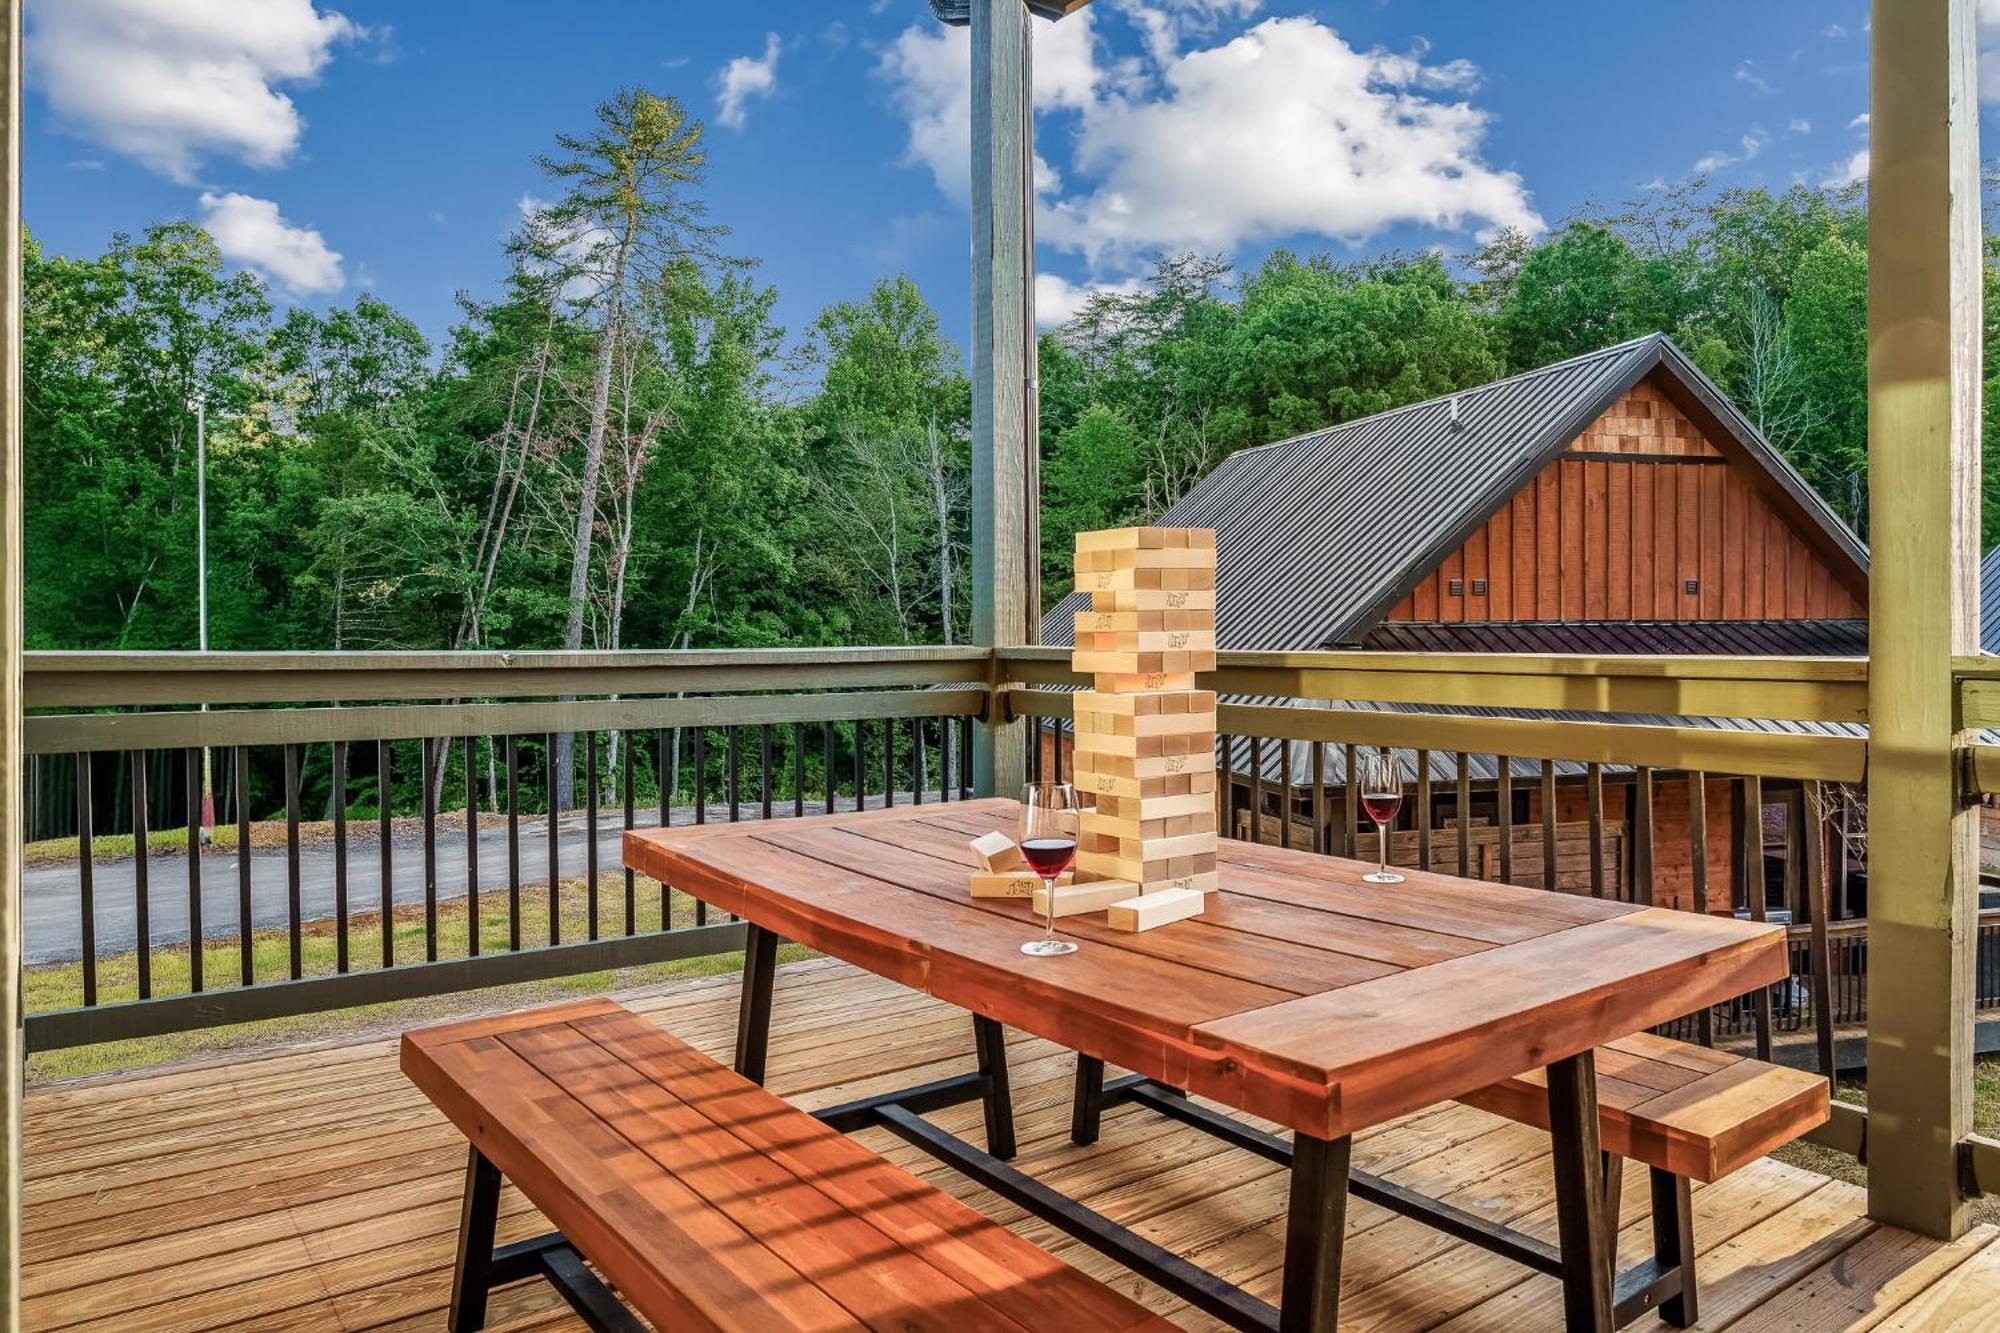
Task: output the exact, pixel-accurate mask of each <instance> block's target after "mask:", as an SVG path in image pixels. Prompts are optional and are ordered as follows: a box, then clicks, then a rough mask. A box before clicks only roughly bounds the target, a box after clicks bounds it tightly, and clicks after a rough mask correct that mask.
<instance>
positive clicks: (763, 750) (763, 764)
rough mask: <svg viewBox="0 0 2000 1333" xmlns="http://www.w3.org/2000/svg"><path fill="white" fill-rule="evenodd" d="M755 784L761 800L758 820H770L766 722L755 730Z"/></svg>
mask: <svg viewBox="0 0 2000 1333" xmlns="http://www.w3.org/2000/svg"><path fill="white" fill-rule="evenodd" d="M757 783H758V788H759V790H760V791H761V793H762V796H763V799H762V800H761V801H759V802H758V805H757V814H758V816H759V817H760V818H762V819H765V820H769V819H770V818H771V724H770V723H768V722H766V723H764V724H763V725H762V726H760V727H758V728H757Z"/></svg>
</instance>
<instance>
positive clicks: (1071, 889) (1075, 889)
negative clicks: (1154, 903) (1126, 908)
mask: <svg viewBox="0 0 2000 1333" xmlns="http://www.w3.org/2000/svg"><path fill="white" fill-rule="evenodd" d="M1138 891H1139V886H1138V885H1137V884H1134V883H1133V882H1132V881H1131V880H1129V879H1101V880H1097V881H1094V882H1092V883H1089V884H1058V885H1057V886H1056V915H1057V916H1059V917H1064V916H1078V915H1080V914H1082V913H1084V912H1102V911H1103V910H1104V909H1105V908H1107V907H1109V906H1111V904H1113V903H1115V902H1119V901H1121V900H1123V899H1126V898H1130V897H1131V896H1132V895H1133V894H1135V893H1137V892H1138ZM1031 897H1032V900H1033V906H1034V911H1035V915H1036V916H1047V915H1048V914H1049V895H1048V890H1047V889H1043V888H1037V889H1036V890H1035V891H1034V893H1033V894H1032V895H1031Z"/></svg>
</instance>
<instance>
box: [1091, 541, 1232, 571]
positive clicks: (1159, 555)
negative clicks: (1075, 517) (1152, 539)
mask: <svg viewBox="0 0 2000 1333" xmlns="http://www.w3.org/2000/svg"><path fill="white" fill-rule="evenodd" d="M1214 568H1215V550H1214V548H1213V547H1199V546H1155V547H1133V546H1128V547H1125V548H1123V549H1121V550H1095V551H1078V552H1077V553H1076V572H1077V574H1078V575H1083V574H1098V573H1103V572H1105V571H1106V570H1113V569H1214Z"/></svg>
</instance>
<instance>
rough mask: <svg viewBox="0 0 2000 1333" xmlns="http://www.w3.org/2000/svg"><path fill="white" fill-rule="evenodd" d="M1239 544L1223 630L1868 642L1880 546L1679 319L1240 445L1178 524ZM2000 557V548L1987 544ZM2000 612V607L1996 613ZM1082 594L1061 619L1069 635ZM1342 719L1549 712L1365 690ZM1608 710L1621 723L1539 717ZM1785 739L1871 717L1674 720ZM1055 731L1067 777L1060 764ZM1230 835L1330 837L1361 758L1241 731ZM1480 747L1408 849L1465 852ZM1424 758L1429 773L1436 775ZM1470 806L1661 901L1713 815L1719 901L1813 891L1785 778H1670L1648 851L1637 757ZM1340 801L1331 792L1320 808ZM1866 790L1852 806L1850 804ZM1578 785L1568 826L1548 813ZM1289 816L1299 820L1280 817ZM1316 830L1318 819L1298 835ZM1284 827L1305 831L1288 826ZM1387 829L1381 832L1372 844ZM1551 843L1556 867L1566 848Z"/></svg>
mask: <svg viewBox="0 0 2000 1333" xmlns="http://www.w3.org/2000/svg"><path fill="white" fill-rule="evenodd" d="M1157 522H1158V523H1160V524H1161V525H1162V526H1169V527H1172V526H1185V527H1206V528H1213V529H1214V530H1215V534H1216V553H1217V561H1216V565H1217V568H1216V582H1217V612H1216V621H1217V646H1218V647H1219V648H1220V649H1223V650H1264V651H1307V650H1313V649H1337V648H1359V649H1367V650H1375V651H1387V652H1408V653H1436V652H1453V653H1468V652H1469V653H1534V654H1548V653H1562V654H1590V655H1598V656H1603V655H1628V654H1668V655H1675V656H1697V655H1710V654H1734V655H1740V656H1781V655H1782V656H1812V657H1849V656H1852V657H1859V656H1865V655H1866V653H1867V646H1868V627H1867V604H1868V553H1867V550H1866V548H1865V547H1864V546H1863V545H1862V543H1861V541H1860V540H1859V538H1858V537H1856V535H1855V534H1854V532H1853V531H1852V529H1850V528H1849V527H1848V526H1847V525H1846V523H1844V522H1843V521H1842V520H1841V519H1840V517H1839V516H1838V515H1837V514H1835V513H1834V512H1833V510H1832V509H1831V508H1829V507H1828V506H1827V504H1826V503H1825V501H1823V500H1822V499H1820V497H1819V496H1818V495H1817V494H1816V493H1815V492H1814V491H1813V490H1812V488H1811V487H1810V486H1809V485H1808V484H1807V483H1806V481H1805V480H1804V478H1802V477H1801V476H1800V475H1799V474H1798V473H1797V471H1796V470H1794V469H1793V468H1792V466H1791V465H1790V464H1789V463H1788V462H1787V461H1786V460H1785V459H1784V457H1783V455H1781V454H1780V453H1779V452H1778V451H1777V450H1776V449H1775V448H1774V447H1772V445H1771V444H1770V443H1769V442H1768V441H1766V440H1765V439H1764V437H1763V436H1762V434H1761V433H1760V432H1759V431H1758V430H1757V428H1756V426H1755V425H1754V424H1753V423H1752V422H1750V421H1749V420H1748V419H1747V418H1746V417H1745V416H1744V415H1743V414H1742V412H1740V411H1739V410H1738V409H1737V408H1736V407H1735V405H1734V404H1733V403H1731V402H1730V401H1729V399H1728V397H1727V396H1726V395H1725V394H1724V393H1723V392H1722V391H1721V390H1720V389H1719V388H1717V387H1716V385H1715V384H1714V383H1713V382H1712V381H1711V380H1709V379H1708V377H1707V376H1706V375H1704V374H1703V373H1702V372H1701V370H1700V369H1699V368H1698V367H1696V366H1695V364H1694V363H1693V362H1692V361H1691V360H1690V359H1689V358H1688V357H1687V356H1686V354H1685V353H1683V352H1682V351H1681V350H1680V349H1679V348H1678V347H1676V346H1675V345H1674V343H1673V342H1672V340H1670V339H1668V338H1667V337H1665V336H1664V335H1658V334H1655V335H1650V336H1647V337H1644V338H1638V339H1634V340H1632V341H1630V342H1625V343H1620V344H1618V345H1616V346H1612V347H1607V348H1604V349H1603V350H1601V351H1597V352H1593V353H1590V354H1588V355H1585V356H1580V357H1575V358H1572V359H1570V360H1567V361H1562V362H1559V363H1556V364H1554V365H1550V366H1544V367H1542V368H1540V369H1538V370H1533V371H1529V372H1527V373H1525V374H1521V375H1516V376H1513V377H1510V378H1508V379H1503V380H1497V381H1495V382H1493V383H1491V384H1485V385H1480V386H1478V387H1476V388H1470V389H1465V390H1461V391H1459V392H1457V393H1453V394H1448V395H1445V396H1443V397H1439V398H1433V399H1430V400H1428V401H1425V402H1420V403H1413V404H1410V405H1408V406H1405V407H1400V408H1396V409H1393V410H1391V411H1388V412H1383V413H1379V414H1377V415H1375V416H1371V417H1366V418H1362V419H1360V420H1356V421H1350V422H1345V423H1342V424H1340V425H1337V426H1332V427H1328V428H1327V429H1324V430H1319V431H1313V432H1310V433H1307V434H1304V435H1300V436H1297V437H1295V438H1292V439H1289V440H1282V441H1278V442H1276V443H1273V444H1268V445H1262V446H1259V447H1255V448H1250V449H1245V450H1242V451H1239V452H1238V453H1235V454H1233V455H1231V456H1230V457H1229V458H1227V459H1225V460H1224V461H1223V462H1222V464H1221V465H1220V466H1218V467H1217V468H1216V469H1215V471H1214V472H1213V473H1211V474H1210V475H1209V476H1208V477H1207V478H1206V479H1204V480H1203V481H1202V482H1200V483H1199V484H1198V485H1196V486H1195V487H1194V488H1193V489H1192V490H1190V491H1189V492H1188V493H1187V495H1185V496H1184V497H1182V499H1181V500H1180V501H1179V502H1178V503H1177V504H1175V505H1174V506H1172V507H1171V508H1170V509H1169V510H1167V512H1166V513H1165V514H1163V515H1162V516H1161V517H1160V518H1159V519H1158V520H1157ZM1988 563H1989V567H1991V566H1992V564H1993V562H1992V561H1990V560H1989V562H1988ZM1997 603H2000V596H1996V597H1995V598H1994V599H1992V600H1990V601H1989V603H1988V605H1995V604H1997ZM1083 606H1084V599H1083V596H1082V595H1081V594H1072V595H1071V596H1070V597H1068V598H1066V599H1064V600H1063V601H1062V602H1061V603H1060V604H1058V605H1057V606H1056V607H1055V608H1054V609H1053V610H1052V611H1051V612H1050V613H1049V615H1048V616H1047V617H1046V619H1045V620H1044V641H1045V642H1048V643H1056V644H1061V643H1068V642H1069V641H1070V640H1071V636H1072V629H1073V626H1074V623H1075V619H1074V613H1075V612H1076V611H1077V610H1079V609H1082V607H1083ZM1317 702H1320V703H1322V704H1323V706H1326V707H1332V708H1341V707H1357V708H1366V709H1373V710H1390V711H1394V710H1397V709H1403V710H1406V711H1412V712H1415V711H1430V712H1438V711H1447V712H1453V713H1466V714H1480V715H1491V716H1503V715H1504V716H1526V715H1525V714H1521V713H1518V712H1507V711H1506V710H1498V709H1491V710H1483V709H1472V708H1452V709H1440V708H1439V707H1437V706H1435V705H1424V706H1422V708H1421V710H1420V709H1419V708H1418V707H1417V706H1414V705H1399V704H1394V703H1381V702H1377V701H1368V700H1351V701H1349V700H1325V701H1317ZM1534 716H1537V717H1545V718H1550V719H1562V720H1584V719H1585V718H1587V717H1595V716H1597V715H1596V714H1584V713H1575V714H1566V713H1560V712H1550V713H1539V714H1535V715H1534ZM1620 720H1621V721H1625V722H1631V723H1648V722H1652V723H1666V722H1669V721H1677V722H1681V723H1683V724H1686V723H1690V722H1692V723H1696V724H1701V725H1713V726H1717V727H1730V728H1743V727H1749V728H1753V729H1757V730H1768V731H1774V732H1793V731H1801V732H1813V733H1819V732H1826V731H1839V732H1842V733H1845V732H1847V731H1854V730H1858V728H1856V727H1853V726H1850V725H1847V724H1840V723H1826V722H1794V721H1789V720H1785V719H1765V718H1759V719H1732V718H1713V719H1667V718H1664V717H1638V716H1624V715H1621V717H1620ZM1058 743H1059V742H1058V740H1057V736H1056V734H1055V733H1053V732H1052V733H1051V735H1050V736H1049V737H1048V738H1047V739H1046V740H1045V741H1044V758H1043V762H1044V764H1045V765H1046V766H1055V765H1060V764H1061V763H1062V762H1063V761H1062V759H1061V758H1060V757H1059V756H1058V755H1057V754H1056V753H1055V752H1054V749H1055V747H1056V746H1057V745H1058ZM1228 744H1229V755H1228V759H1227V768H1228V770H1229V772H1230V773H1231V775H1232V787H1233V789H1234V790H1233V791H1232V793H1231V796H1230V801H1229V804H1230V807H1231V808H1230V811H1229V821H1230V831H1231V832H1232V833H1234V834H1236V835H1237V836H1241V837H1253V836H1261V837H1263V838H1265V839H1266V840H1272V841H1275V840H1277V839H1278V838H1279V837H1280V836H1283V837H1287V838H1291V837H1315V836H1324V835H1323V834H1321V833H1317V832H1316V831H1315V829H1314V825H1315V823H1316V821H1319V820H1332V821H1334V822H1335V823H1336V824H1339V825H1342V826H1341V827H1337V828H1335V829H1334V830H1333V831H1332V836H1333V840H1334V841H1335V842H1336V843H1339V842H1342V841H1343V840H1345V841H1349V842H1351V840H1352V838H1353V836H1354V831H1353V829H1352V827H1350V826H1348V825H1350V824H1351V812H1347V811H1344V809H1343V801H1344V791H1343V789H1344V784H1345V776H1344V775H1345V772H1346V762H1345V760H1346V755H1345V753H1344V752H1343V751H1342V750H1341V749H1340V748H1339V747H1333V748H1330V749H1329V750H1328V751H1327V752H1326V753H1323V754H1315V753H1313V750H1314V748H1315V747H1312V746H1309V745H1303V744H1302V745H1297V746H1288V747H1285V746H1279V745H1277V744H1275V743H1272V744H1259V743H1257V742H1254V741H1252V740H1250V739H1247V738H1235V739H1233V740H1231V741H1230V742H1228ZM1458 762H1459V757H1458V756H1455V755H1445V754H1441V753H1439V754H1428V753H1426V754H1422V755H1419V756H1417V757H1416V760H1415V762H1414V763H1413V765H1412V768H1413V771H1412V782H1413V783H1420V784H1421V787H1422V789H1423V791H1422V810H1421V812H1420V811H1419V810H1418V809H1416V808H1415V806H1416V805H1417V803H1416V802H1411V803H1410V805H1409V807H1408V808H1406V814H1405V816H1404V820H1403V827H1402V830H1401V832H1400V833H1398V834H1397V835H1396V837H1397V846H1398V847H1399V848H1400V849H1401V852H1402V855H1403V858H1404V859H1405V860H1410V861H1415V860H1419V859H1421V860H1426V861H1428V862H1430V863H1433V864H1435V865H1437V866H1438V868H1441V869H1456V867H1457V866H1458V865H1459V864H1460V857H1459V851H1458V846H1457V841H1458V834H1457V832H1456V824H1457V818H1458V813H1459V812H1458V808H1457V807H1458V802H1459V799H1460V796H1459V792H1460V785H1459V776H1460V775H1459V774H1458V772H1457V764H1458ZM1418 768H1420V769H1421V773H1419V772H1417V771H1415V770H1417V769H1418ZM1465 776H1466V779H1467V785H1466V787H1465V789H1464V790H1465V799H1466V800H1467V801H1468V802H1469V803H1470V806H1471V820H1472V822H1474V823H1475V824H1476V825H1477V826H1478V827H1477V828H1476V829H1474V830H1473V831H1472V833H1470V834H1468V835H1467V836H1468V837H1469V838H1471V839H1472V840H1473V841H1474V842H1476V844H1477V845H1476V846H1475V847H1472V848H1469V849H1468V851H1467V860H1468V861H1469V862H1470V863H1471V864H1472V865H1473V866H1474V867H1475V868H1479V867H1483V868H1484V871H1485V873H1487V874H1488V875H1489V876H1490V877H1492V878H1499V879H1508V880H1512V881H1516V882H1522V883H1533V884H1552V885H1555V886H1557V887H1563V888H1568V889H1571V890H1573V891H1583V892H1590V891H1594V890H1601V889H1602V888H1603V887H1604V886H1605V885H1606V884H1607V883H1608V884H1610V885H1612V886H1614V887H1615V886H1618V885H1620V884H1629V883H1630V881H1631V880H1632V879H1633V877H1634V876H1635V875H1637V874H1639V873H1641V872H1642V868H1643V867H1645V866H1646V865H1647V864H1648V863H1649V864H1650V878H1651V880H1652V889H1653V892H1654V894H1655V895H1656V896H1657V897H1658V899H1659V900H1660V901H1662V902H1674V903H1676V904H1677V905H1684V906H1688V905H1692V903H1693V900H1694V898H1695V897H1696V896H1697V890H1696V887H1695V884H1694V880H1695V871H1694V867H1693V860H1694V858H1693V856H1692V854H1691V851H1690V848H1689V838H1690V837H1691V836H1692V830H1693V828H1695V827H1704V836H1705V837H1706V839H1707V841H1708V842H1709V843H1710V846H1709V848H1708V854H1707V857H1706V860H1707V865H1706V866H1704V867H1703V878H1704V880H1705V890H1706V891H1705V893H1702V894H1701V895H1700V896H1703V897H1706V899H1707V901H1708V903H1709V904H1710V906H1711V910H1720V911H1728V910H1732V909H1734V910H1748V908H1749V907H1750V905H1751V904H1750V895H1749V893H1748V891H1747V890H1746V888H1745V887H1744V886H1746V885H1751V884H1755V883H1756V882H1757V881H1758V880H1759V879H1762V880H1764V881H1766V890H1765V891H1766V894H1767V902H1766V904H1765V905H1766V906H1769V907H1771V908H1773V909H1776V910H1783V909H1784V908H1785V907H1787V906H1789V905H1791V904H1792V903H1793V901H1794V900H1795V899H1796V898H1797V897H1798V896H1799V895H1800V894H1801V893H1802V892H1803V887H1802V879H1801V873H1802V872H1801V865H1802V862H1803V855H1802V850H1801V847H1800V843H1801V840H1802V838H1803V837H1804V836H1806V829H1807V827H1808V826H1809V825H1811V824H1813V823H1815V822H1819V821H1814V820H1812V819H1811V818H1809V817H1808V816H1807V814H1806V811H1805V808H1804V801H1803V794H1802V791H1801V790H1793V789H1792V788H1791V787H1790V786H1789V785H1787V784H1781V783H1767V784H1762V785H1761V786H1760V787H1758V788H1757V789H1756V790H1754V791H1752V790H1751V789H1750V788H1749V787H1748V786H1747V785H1744V784H1737V783H1732V782H1724V781H1714V782H1707V783H1705V784H1704V787H1703V792H1702V798H1701V799H1702V800H1703V802H1704V805H1705V807H1706V809H1705V810H1704V811H1703V818H1702V819H1701V820H1699V821H1696V820H1694V819H1692V817H1691V811H1690V808H1689V807H1690V804H1691V802H1692V800H1693V799H1694V798H1693V796H1692V793H1691V791H1690V789H1689V784H1688V780H1687V779H1686V777H1685V776H1684V775H1665V774H1651V775H1648V776H1649V778H1650V779H1651V780H1652V781H1653V783H1654V785H1655V799H1654V815H1655V819H1654V827H1652V828H1651V829H1649V830H1646V831H1645V835H1644V838H1645V841H1647V842H1649V843H1650V844H1651V846H1650V847H1647V848H1639V847H1637V846H1636V845H1635V844H1636V843H1637V842H1638V841H1639V840H1640V839H1639V836H1638V835H1637V834H1635V831H1634V830H1633V829H1632V828H1631V827H1630V823H1629V820H1628V819H1627V816H1626V811H1627V809H1628V808H1629V807H1630V806H1631V804H1632V802H1630V801H1629V800H1628V799H1627V798H1628V795H1629V788H1630V787H1631V785H1632V784H1633V783H1634V782H1635V781H1637V780H1638V775H1637V774H1636V773H1635V772H1634V771H1633V770H1631V769H1630V768H1627V767H1623V766H1605V767H1604V768H1602V769H1601V770H1595V769H1593V766H1591V765H1588V764H1585V763H1571V762H1561V761H1558V762H1555V763H1553V764H1551V765H1547V766H1544V765H1543V764H1542V763H1541V762H1540V761H1534V760H1525V759H1515V760H1512V761H1510V762H1508V763H1506V764H1504V765H1503V763H1502V762H1501V760H1500V759H1499V758H1498V757H1496V756H1471V757H1470V771H1469V772H1468V773H1467V774H1466V775H1465ZM1316 789H1331V792H1332V793H1333V795H1332V798H1331V799H1328V797H1327V796H1326V794H1325V791H1324V790H1322V791H1321V794H1320V795H1319V796H1318V797H1317V798H1316V797H1315V794H1314V793H1315V790H1316ZM1853 799H1857V798H1856V797H1855V795H1854V794H1846V795H1845V796H1844V797H1843V801H1844V802H1850V803H1851V801H1852V800H1853ZM1549 801H1553V804H1554V809H1555V821H1554V823H1555V828H1554V833H1553V835H1552V836H1551V835H1550V834H1549V832H1548V830H1547V829H1546V828H1545V823H1546V821H1544V820H1543V813H1542V811H1543V805H1544V803H1545V802H1549ZM1281 810H1282V811H1284V812H1286V813H1285V814H1284V815H1283V816H1281V815H1280V811H1281ZM1820 814H1821V815H1822V819H1823V821H1824V822H1825V823H1827V824H1828V825H1829V827H1827V828H1823V829H1822V830H1821V836H1822V837H1823V838H1825V840H1826V843H1827V846H1826V851H1827V863H1828V864H1829V866H1830V867H1831V868H1832V869H1831V872H1830V873H1831V876H1832V878H1833V879H1834V881H1835V882H1834V883H1833V884H1832V885H1830V886H1829V887H1830V890H1831V892H1830V895H1829V896H1830V898H1831V900H1832V905H1833V908H1834V912H1835V914H1836V915H1837V916H1851V915H1859V914H1860V913H1861V912H1862V911H1863V909H1864V907H1865V902H1866V896H1865V895H1866V882H1865V869H1864V868H1863V867H1861V866H1859V865H1854V864H1850V863H1849V859H1848V857H1847V856H1846V855H1845V848H1846V846H1847V845H1848V841H1849V840H1848V839H1847V838H1845V837H1844V836H1843V835H1842V832H1841V828H1842V827H1843V826H1844V825H1845V823H1846V822H1847V821H1849V820H1850V819H1853V818H1857V817H1858V816H1856V815H1855V813H1854V812H1853V811H1851V810H1850V809H1848V808H1847V804H1843V805H1842V806H1841V808H1840V809H1838V810H1829V811H1822V812H1820ZM1294 823H1303V824H1304V825H1305V826H1306V827H1305V828H1304V829H1302V830H1298V831H1297V832H1294V831H1293V829H1292V826H1293V824H1294ZM1281 828H1282V829H1284V830H1286V831H1285V832H1284V833H1283V834H1282V835H1281V834H1280V833H1279V830H1280V829H1281ZM1362 840H1363V843H1364V844H1365V845H1368V846H1372V843H1373V838H1372V836H1371V835H1368V834H1366V833H1364V834H1363V835H1362ZM1551 847H1553V848H1554V850H1555V864H1554V865H1553V866H1551V865H1549V864H1547V859H1548V858H1547V853H1548V851H1549V849H1550V848H1551Z"/></svg>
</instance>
